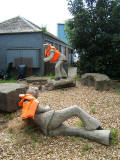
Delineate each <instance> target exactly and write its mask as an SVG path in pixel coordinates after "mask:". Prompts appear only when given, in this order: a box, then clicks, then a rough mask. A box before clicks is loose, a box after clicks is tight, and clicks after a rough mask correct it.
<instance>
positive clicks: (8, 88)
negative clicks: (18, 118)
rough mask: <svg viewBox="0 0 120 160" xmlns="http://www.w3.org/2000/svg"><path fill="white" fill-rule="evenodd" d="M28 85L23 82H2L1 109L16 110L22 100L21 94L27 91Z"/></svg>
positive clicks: (0, 88)
mask: <svg viewBox="0 0 120 160" xmlns="http://www.w3.org/2000/svg"><path fill="white" fill-rule="evenodd" d="M27 88H28V86H27V85H25V84H21V83H1V84H0V110H1V111H5V112H14V111H16V110H17V109H18V108H19V107H18V103H19V101H20V99H19V94H20V93H26V90H27Z"/></svg>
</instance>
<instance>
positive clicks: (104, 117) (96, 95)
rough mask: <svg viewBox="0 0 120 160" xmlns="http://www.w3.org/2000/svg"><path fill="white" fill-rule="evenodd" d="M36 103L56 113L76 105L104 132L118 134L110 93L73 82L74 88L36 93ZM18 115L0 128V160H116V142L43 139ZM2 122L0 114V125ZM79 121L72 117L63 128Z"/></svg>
mask: <svg viewBox="0 0 120 160" xmlns="http://www.w3.org/2000/svg"><path fill="white" fill-rule="evenodd" d="M38 99H39V101H40V103H41V104H42V105H43V106H45V105H50V107H51V108H52V109H56V110H58V109H62V108H66V107H69V106H72V105H75V104H76V105H78V106H80V107H81V108H83V109H84V110H85V111H86V112H88V113H90V114H91V115H92V116H93V117H95V118H96V119H98V120H99V121H101V123H102V127H103V128H104V129H111V130H115V129H116V130H117V131H118V133H119V132H120V95H118V94H116V93H115V92H114V91H112V90H111V91H102V92H100V91H96V90H95V89H94V88H92V87H85V86H82V85H81V84H80V83H79V82H77V85H76V87H74V88H68V89H63V90H54V91H40V93H39V98H38ZM20 113H21V112H20V110H19V111H17V112H16V113H14V118H13V119H12V120H9V122H8V123H6V124H5V125H1V126H0V160H119V159H120V141H118V143H117V144H111V145H110V146H104V145H101V144H98V143H96V142H92V141H89V140H87V139H83V138H80V137H62V136H60V137H46V136H44V135H42V133H41V132H40V131H39V130H38V129H37V128H32V129H31V128H30V127H28V126H27V125H26V124H25V123H24V122H23V121H22V120H21V114H20ZM5 118H6V115H3V114H2V113H1V114H0V121H1V120H5ZM9 118H11V117H9ZM79 121H80V120H79V119H78V118H75V117H73V118H71V119H69V120H68V121H66V122H65V124H67V125H71V126H77V125H78V122H79ZM119 140H120V137H119Z"/></svg>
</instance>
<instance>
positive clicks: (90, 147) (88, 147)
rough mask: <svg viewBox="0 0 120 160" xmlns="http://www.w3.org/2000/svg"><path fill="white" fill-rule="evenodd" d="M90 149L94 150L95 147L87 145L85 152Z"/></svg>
mask: <svg viewBox="0 0 120 160" xmlns="http://www.w3.org/2000/svg"><path fill="white" fill-rule="evenodd" d="M90 149H93V147H92V146H89V145H85V146H84V148H83V150H84V151H88V150H90Z"/></svg>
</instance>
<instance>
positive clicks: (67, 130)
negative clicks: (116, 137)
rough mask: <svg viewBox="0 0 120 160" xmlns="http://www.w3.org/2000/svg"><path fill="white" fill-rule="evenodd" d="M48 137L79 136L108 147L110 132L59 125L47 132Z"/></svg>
mask: <svg viewBox="0 0 120 160" xmlns="http://www.w3.org/2000/svg"><path fill="white" fill-rule="evenodd" d="M49 135H54V136H80V137H83V138H87V139H89V140H92V141H96V142H98V143H101V144H104V145H109V144H110V130H93V131H88V130H86V129H85V128H82V127H67V126H65V125H61V126H60V127H58V128H57V129H55V130H52V131H49Z"/></svg>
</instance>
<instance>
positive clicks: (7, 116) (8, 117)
mask: <svg viewBox="0 0 120 160" xmlns="http://www.w3.org/2000/svg"><path fill="white" fill-rule="evenodd" d="M5 118H6V119H7V120H11V119H13V118H14V114H13V113H10V114H6V115H5Z"/></svg>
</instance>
